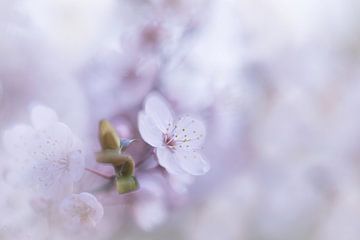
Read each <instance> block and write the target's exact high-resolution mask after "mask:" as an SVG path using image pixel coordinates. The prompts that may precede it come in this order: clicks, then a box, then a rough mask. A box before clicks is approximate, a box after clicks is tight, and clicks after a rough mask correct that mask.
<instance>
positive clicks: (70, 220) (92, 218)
mask: <svg viewBox="0 0 360 240" xmlns="http://www.w3.org/2000/svg"><path fill="white" fill-rule="evenodd" d="M59 210H60V213H61V215H62V216H63V218H64V219H65V222H66V224H67V226H68V227H71V228H77V227H79V225H85V226H89V227H94V226H95V225H96V224H97V223H98V222H99V221H100V220H101V218H102V217H103V215H104V209H103V206H102V205H101V203H100V202H99V201H98V200H97V199H96V197H95V196H93V195H92V194H90V193H80V194H72V195H71V196H69V197H67V198H65V199H64V200H63V201H62V202H61V204H60V209H59Z"/></svg>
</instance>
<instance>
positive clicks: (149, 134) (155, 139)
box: [138, 112, 163, 147]
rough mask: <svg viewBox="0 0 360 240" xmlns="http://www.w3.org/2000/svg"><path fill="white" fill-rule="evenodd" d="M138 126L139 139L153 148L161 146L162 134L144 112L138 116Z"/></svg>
mask: <svg viewBox="0 0 360 240" xmlns="http://www.w3.org/2000/svg"><path fill="white" fill-rule="evenodd" d="M138 125H139V131H140V135H141V137H142V138H143V139H144V141H145V142H147V143H148V144H150V145H151V146H153V147H160V146H161V145H162V144H163V133H162V132H161V130H160V129H159V128H158V127H157V126H156V125H155V124H154V122H153V121H152V120H151V118H150V117H148V116H147V115H146V114H145V113H144V112H140V113H139V115H138Z"/></svg>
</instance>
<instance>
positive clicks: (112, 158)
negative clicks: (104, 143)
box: [96, 150, 134, 167]
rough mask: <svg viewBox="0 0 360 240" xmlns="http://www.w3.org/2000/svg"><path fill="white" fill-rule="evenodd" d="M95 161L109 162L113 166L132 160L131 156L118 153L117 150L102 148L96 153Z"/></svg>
mask: <svg viewBox="0 0 360 240" xmlns="http://www.w3.org/2000/svg"><path fill="white" fill-rule="evenodd" d="M96 161H97V162H98V163H109V164H112V165H113V166H114V167H115V166H120V165H123V164H124V163H126V162H133V161H134V160H133V158H132V157H131V156H129V155H125V154H120V153H119V152H118V151H117V150H103V151H101V152H98V153H96Z"/></svg>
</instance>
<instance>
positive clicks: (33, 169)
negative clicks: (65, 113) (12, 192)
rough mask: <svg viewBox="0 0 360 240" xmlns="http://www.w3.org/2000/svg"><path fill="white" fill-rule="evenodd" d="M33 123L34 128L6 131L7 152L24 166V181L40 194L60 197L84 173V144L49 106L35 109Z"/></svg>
mask: <svg viewBox="0 0 360 240" xmlns="http://www.w3.org/2000/svg"><path fill="white" fill-rule="evenodd" d="M31 121H32V126H28V125H17V126H15V127H14V128H12V129H9V130H7V131H5V133H4V135H3V142H4V145H5V149H6V150H7V152H8V153H9V154H10V156H11V157H13V158H14V159H15V160H17V162H18V163H19V166H21V170H20V171H19V172H18V174H19V175H21V174H24V177H25V179H24V178H22V180H25V182H26V183H28V184H29V185H31V187H32V188H34V189H35V190H37V191H38V192H39V193H40V194H44V195H45V196H47V197H58V196H59V194H61V193H63V191H64V190H66V189H70V188H71V186H72V184H73V183H74V182H76V181H78V180H79V179H80V177H81V176H82V174H83V171H84V155H83V154H84V151H83V149H82V145H81V143H80V141H79V139H78V138H77V137H76V136H75V135H74V134H73V133H72V131H71V130H70V128H69V127H68V126H66V125H65V124H63V123H61V122H59V121H58V118H57V115H56V113H55V112H54V111H53V110H51V109H49V108H47V107H44V106H35V107H34V108H33V109H32V112H31ZM20 173H21V174H20Z"/></svg>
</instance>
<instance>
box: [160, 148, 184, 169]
mask: <svg viewBox="0 0 360 240" xmlns="http://www.w3.org/2000/svg"><path fill="white" fill-rule="evenodd" d="M156 155H157V157H158V160H159V164H160V165H161V166H162V167H164V168H165V169H166V170H167V171H168V172H169V173H171V174H184V171H183V170H182V169H181V168H180V166H179V161H177V159H176V156H175V154H174V153H173V152H172V151H171V150H170V149H168V148H165V147H162V148H157V149H156Z"/></svg>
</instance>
